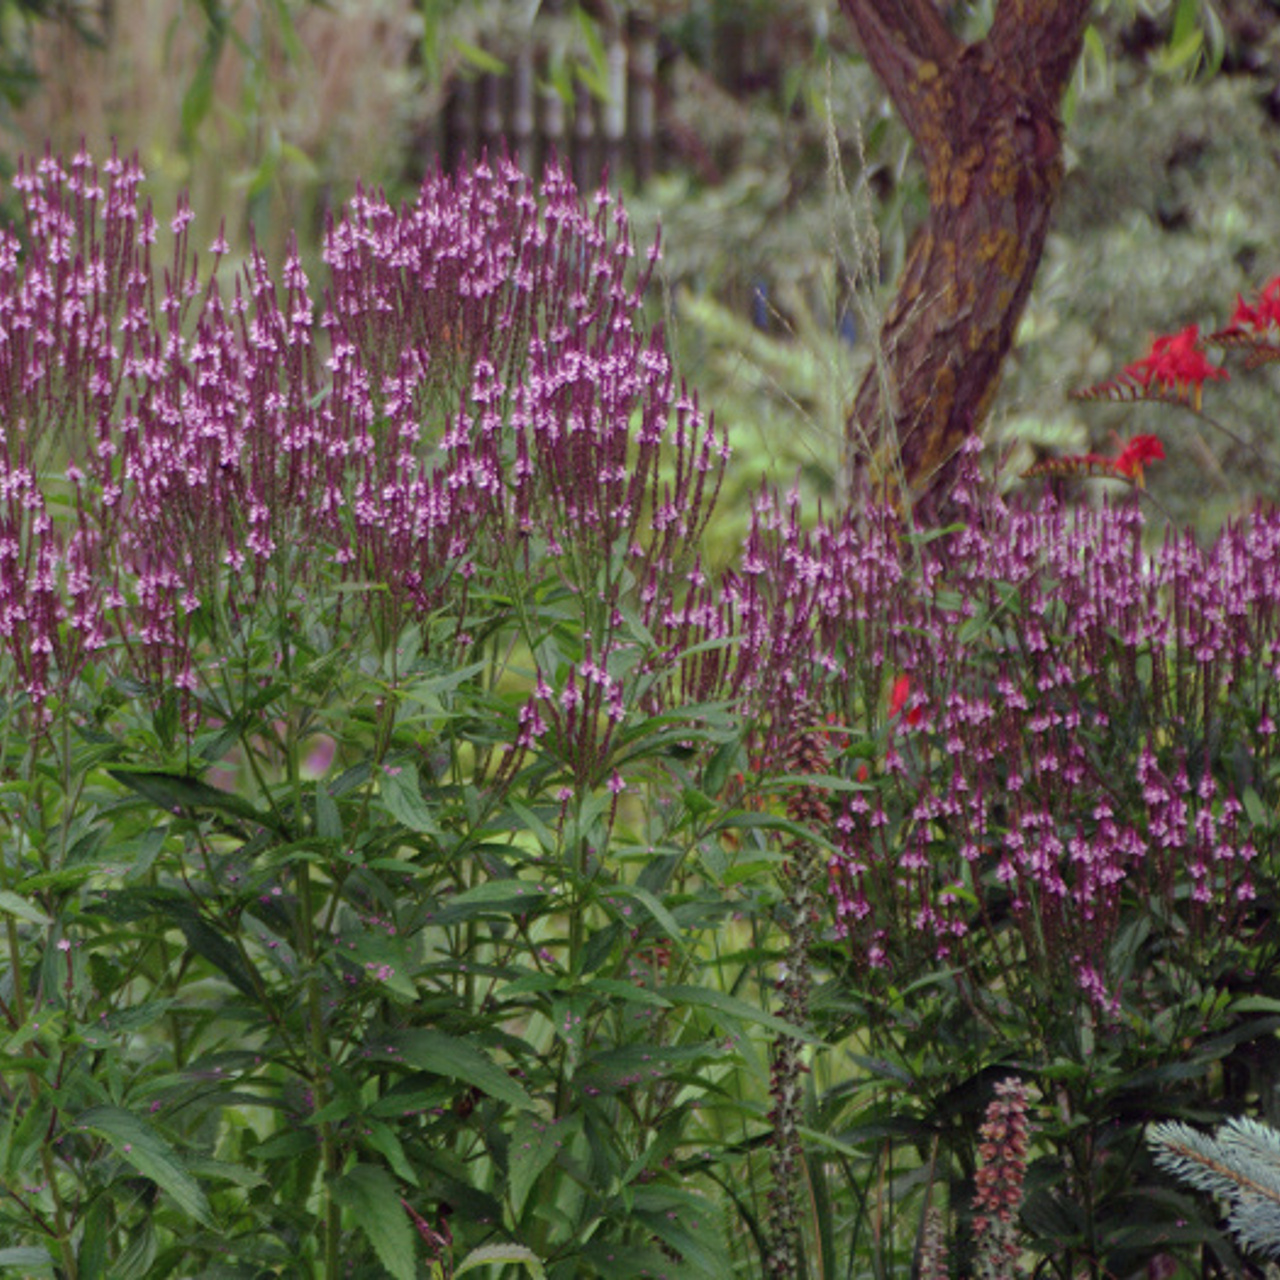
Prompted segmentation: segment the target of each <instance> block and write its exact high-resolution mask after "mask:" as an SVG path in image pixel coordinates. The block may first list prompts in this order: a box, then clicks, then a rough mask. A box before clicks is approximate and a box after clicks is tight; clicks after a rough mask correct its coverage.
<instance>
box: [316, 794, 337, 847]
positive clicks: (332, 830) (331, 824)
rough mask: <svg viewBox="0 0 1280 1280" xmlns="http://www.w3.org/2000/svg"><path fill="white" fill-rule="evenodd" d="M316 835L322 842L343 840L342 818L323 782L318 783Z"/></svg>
mask: <svg viewBox="0 0 1280 1280" xmlns="http://www.w3.org/2000/svg"><path fill="white" fill-rule="evenodd" d="M316 835H318V836H319V837H320V839H321V840H341V839H342V817H341V815H340V814H339V813H338V806H337V805H336V804H334V802H333V797H332V796H331V795H330V794H329V788H328V787H327V786H325V784H324V783H323V782H317V783H316Z"/></svg>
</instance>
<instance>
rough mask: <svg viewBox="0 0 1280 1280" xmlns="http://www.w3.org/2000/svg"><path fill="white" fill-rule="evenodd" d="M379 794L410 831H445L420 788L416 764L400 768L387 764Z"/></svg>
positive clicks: (430, 833)
mask: <svg viewBox="0 0 1280 1280" xmlns="http://www.w3.org/2000/svg"><path fill="white" fill-rule="evenodd" d="M379 796H380V798H381V800H382V804H383V807H384V808H385V809H386V810H387V812H388V813H390V814H391V816H392V817H393V818H394V819H395V820H396V821H397V822H403V823H404V825H405V826H406V827H408V828H409V830H410V831H417V832H420V833H421V834H423V835H428V836H439V835H441V834H442V833H441V831H440V825H439V823H437V822H436V820H435V815H434V814H433V813H432V812H431V807H430V805H428V804H427V802H426V801H425V800H424V799H423V798H422V792H421V791H420V790H419V789H418V770H417V767H416V766H415V765H414V764H412V763H406V764H404V765H402V766H400V767H398V768H397V767H396V766H394V765H393V766H391V767H390V768H387V767H385V766H384V768H383V769H382V773H381V777H380V779H379Z"/></svg>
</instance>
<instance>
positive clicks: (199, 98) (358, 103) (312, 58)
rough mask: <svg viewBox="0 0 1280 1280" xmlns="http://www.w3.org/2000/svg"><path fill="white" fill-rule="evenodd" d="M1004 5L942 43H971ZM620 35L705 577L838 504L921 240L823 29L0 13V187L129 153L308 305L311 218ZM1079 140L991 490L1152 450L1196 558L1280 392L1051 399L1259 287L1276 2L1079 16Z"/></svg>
mask: <svg viewBox="0 0 1280 1280" xmlns="http://www.w3.org/2000/svg"><path fill="white" fill-rule="evenodd" d="M993 4H994V0H986V2H981V0H980V2H978V3H961V4H952V5H951V6H950V7H949V11H948V18H949V21H950V22H951V23H952V24H953V25H954V26H955V28H956V29H957V30H958V31H959V32H960V33H961V34H963V35H965V36H966V37H976V36H979V35H980V34H981V33H982V31H983V30H984V29H985V26H986V24H987V23H988V22H989V21H990V17H991V12H992V7H993ZM637 21H642V22H643V23H644V24H646V27H647V29H649V30H651V31H653V32H656V37H657V39H656V50H657V65H656V74H655V77H654V79H655V88H656V129H657V135H658V140H659V155H660V159H659V163H658V165H657V166H656V169H655V171H654V172H653V173H652V174H651V175H650V176H649V177H648V178H647V180H646V181H644V182H643V183H637V182H636V181H635V179H634V175H632V174H630V173H628V172H624V173H622V174H621V175H619V178H620V182H621V185H622V186H623V187H624V190H625V192H626V198H627V203H628V207H629V209H630V210H631V213H632V216H633V219H634V221H635V223H636V228H637V236H638V239H640V240H641V241H642V242H644V241H647V240H648V239H650V238H651V237H652V235H653V233H654V230H655V228H656V226H657V225H658V224H659V223H661V226H662V243H663V250H664V270H663V273H662V281H663V288H662V290H661V292H660V294H659V295H656V296H655V298H654V301H653V305H654V309H655V318H657V317H658V316H659V315H661V317H662V318H663V319H665V321H666V323H667V324H668V327H669V331H670V334H671V338H672V344H673V347H674V350H675V353H676V356H677V359H678V361H679V366H680V368H681V371H682V373H683V375H684V376H685V377H686V378H687V379H688V381H689V383H690V385H691V386H692V387H694V388H695V389H696V390H697V391H698V392H699V395H700V397H701V399H702V401H703V403H704V404H705V405H707V406H709V407H711V408H713V409H714V411H715V413H716V416H717V419H718V421H719V422H720V424H721V425H722V426H723V427H724V428H725V429H727V431H728V432H729V436H730V439H731V442H732V444H733V446H734V449H735V451H736V462H735V466H734V470H733V472H732V475H731V478H730V481H729V490H728V494H727V500H726V501H725V502H724V503H722V506H721V515H720V521H719V524H718V525H717V527H716V529H715V537H714V539H713V544H712V554H713V556H715V557H716V558H720V557H721V556H725V557H727V556H728V555H729V554H731V551H732V548H733V547H734V546H736V543H737V540H738V537H739V535H740V533H741V532H742V530H743V529H745V527H746V522H747V512H748V508H749V505H750V501H751V494H752V492H753V491H754V489H755V488H756V487H757V486H758V484H759V483H760V479H761V477H762V476H767V477H769V478H771V479H772V480H775V481H777V482H779V483H781V484H784V485H789V484H791V483H792V482H793V481H794V482H795V483H797V484H798V485H799V486H800V488H801V490H802V491H803V492H804V493H805V494H806V496H807V497H808V498H810V499H811V500H820V501H821V502H823V503H824V504H825V505H827V506H828V507H829V506H830V504H831V503H832V502H833V501H835V500H836V494H835V489H834V482H835V476H836V473H837V464H838V459H839V451H840V440H841V431H842V425H843V421H844V413H845V409H846V407H847V406H848V405H849V404H850V403H851V401H852V398H853V394H854V391H855V390H856V387H857V384H858V381H859V379H860V377H861V375H862V373H863V372H864V370H865V369H866V367H867V365H868V363H869V361H870V358H871V351H872V349H873V341H874V335H875V332H876V328H877V316H878V314H879V311H880V309H881V308H882V307H883V305H884V304H885V301H886V299H887V297H888V295H889V291H890V290H891V289H892V287H893V282H894V280H895V278H896V275H897V272H898V269H899V267H900V265H901V262H902V259H903V256H904V253H905V249H906V245H907V243H908V241H909V239H910V236H911V234H912V233H913V231H914V229H915V227H916V226H917V225H918V224H919V221H920V220H921V218H922V217H923V214H924V211H925V199H926V196H925V190H924V186H923V182H922V179H921V175H920V172H919V170H918V167H917V166H916V164H915V163H914V161H913V158H912V154H911V147H910V142H909V139H908V137H907V135H906V132H905V130H903V129H902V128H901V126H900V125H899V124H898V123H897V121H896V120H895V119H894V117H893V114H892V112H891V110H890V109H889V107H888V105H887V103H886V101H885V99H884V96H883V94H882V93H881V92H880V90H879V87H878V84H877V82H876V81H875V79H874V77H873V76H872V75H871V74H870V72H869V71H868V69H867V68H866V67H865V65H863V63H862V61H861V59H860V58H858V56H857V51H856V48H855V46H854V44H853V38H852V33H851V31H850V29H849V27H848V24H847V23H846V22H845V20H844V18H843V17H842V15H841V14H840V13H839V6H838V0H733V2H732V3H731V2H729V0H591V2H590V3H584V4H582V5H574V4H571V3H568V0H559V2H558V3H553V2H552V0H541V2H540V0H481V2H479V3H467V2H465V0H324V2H322V0H128V2H127V3H125V2H123V0H0V167H2V168H3V170H4V171H6V172H12V169H13V167H14V165H15V164H16V161H17V157H18V156H19V155H20V154H28V155H31V154H35V153H39V152H40V151H42V150H43V149H44V147H45V145H46V143H47V144H48V145H50V146H52V147H53V149H54V150H55V151H60V152H63V153H65V154H70V153H71V152H72V151H74V150H75V149H76V147H77V146H78V145H79V144H80V142H81V140H82V139H83V140H84V141H85V142H87V144H88V145H89V147H90V148H91V149H92V150H93V151H94V152H96V153H97V154H99V155H101V154H104V153H105V152H106V151H107V149H109V147H110V145H111V140H112V139H113V138H114V139H118V140H119V143H120V146H121V147H122V148H124V149H127V150H133V149H136V150H137V151H138V153H139V154H140V156H141V158H142V160H143V163H144V164H145V166H146V168H147V170H148V173H149V176H150V179H151V191H152V194H153V196H154V199H155V204H156V208H157V210H158V212H159V213H160V214H161V215H162V216H161V221H162V223H163V222H165V221H167V218H166V217H165V216H164V215H165V214H167V212H168V211H169V210H171V209H172V208H173V207H174V203H175V201H176V199H177V197H178V194H179V192H180V191H182V190H186V191H188V192H189V193H190V198H191V202H192V205H193V207H194V209H195V212H196V214H197V230H198V232H199V240H198V242H201V241H203V242H204V243H207V242H208V241H209V240H211V239H212V238H213V236H214V234H215V233H216V231H217V230H218V227H219V224H220V223H222V222H223V221H225V223H226V232H227V235H228V237H229V239H230V240H231V241H232V243H233V246H234V247H235V250H236V253H237V254H240V255H243V254H244V253H245V252H246V251H247V247H248V244H249V235H250V228H252V229H253V234H254V235H255V236H256V239H257V241H258V243H259V244H260V245H261V246H262V248H263V249H264V250H265V251H266V252H267V254H268V256H269V258H271V260H273V261H276V262H279V261H281V260H282V258H283V253H284V245H285V242H286V239H287V237H288V236H289V235H290V234H291V233H296V234H297V236H298V238H299V240H300V242H301V246H302V250H303V257H304V261H306V262H307V263H308V264H309V265H310V267H311V268H312V275H313V278H314V277H315V276H316V270H315V268H316V267H318V261H319V257H318V245H319V241H320V237H321V235H322V234H323V228H324V222H325V218H326V216H327V214H328V213H329V212H330V211H331V210H333V209H335V208H336V207H338V206H340V205H341V204H342V202H343V201H345V200H346V199H347V197H348V196H349V195H350V194H351V193H352V191H353V190H354V188H355V184H356V183H357V181H363V182H364V183H365V184H366V185H375V186H382V187H385V188H386V189H387V190H388V191H389V192H390V193H391V194H392V195H394V196H401V197H403V196H407V195H409V194H410V193H411V192H412V191H413V190H414V189H415V188H416V186H417V183H418V181H419V179H420V177H421V175H422V173H423V172H424V170H425V169H426V168H427V167H429V166H430V165H431V164H432V163H434V161H433V158H432V147H433V140H438V139H439V137H440V128H439V121H440V120H441V118H442V116H443V113H444V112H445V111H446V108H447V105H448V103H449V101H450V97H451V95H452V94H454V93H455V91H457V89H458V88H459V86H465V85H467V84H470V83H473V82H475V81H476V79H477V78H478V77H480V76H482V75H484V74H493V73H495V72H503V71H505V70H506V66H507V64H506V63H505V62H504V58H506V57H507V56H508V55H509V53H510V50H511V49H512V48H515V47H518V46H519V45H520V44H521V43H522V42H528V41H529V40H530V39H532V38H533V36H534V34H535V33H536V34H537V36H538V38H539V39H540V40H543V41H549V42H550V45H551V50H552V61H551V63H550V64H549V65H550V66H551V67H552V70H551V71H550V72H548V73H547V74H548V77H549V79H550V81H551V83H550V85H549V86H543V87H544V88H547V87H549V88H550V90H551V91H553V92H557V93H560V94H561V95H562V96H564V97H565V98H566V99H569V100H570V105H572V101H571V100H572V97H573V95H574V94H575V93H582V92H588V93H591V94H594V95H595V96H597V97H599V96H600V95H601V93H602V92H604V91H605V88H606V87H607V86H606V85H605V76H604V74H603V70H602V68H603V59H604V56H605V54H604V43H603V40H602V39H601V33H602V32H613V33H616V32H619V31H622V30H631V29H634V24H635V23H636V22H637ZM1067 108H1068V117H1069V127H1068V131H1067V142H1068V150H1067V160H1068V176H1067V181H1066V183H1065V186H1064V191H1063V197H1062V201H1061V205H1060V208H1059V212H1058V216H1057V221H1056V231H1055V234H1054V235H1053V237H1052V239H1051V241H1050V244H1049V248H1048V251H1047V253H1046V256H1045V260H1044V263H1043V265H1042V267H1041V270H1040V275H1039V277H1038V280H1037V286H1036V290H1035V293H1034V295H1033V298H1032V301H1031V304H1030V306H1029V308H1028V311H1027V314H1026V316H1025V318H1024V321H1023V325H1022V329H1021V331H1020V335H1019V343H1018V346H1017V349H1016V351H1015V354H1014V356H1013V357H1012V359H1011V360H1010V362H1009V365H1008V367H1007V369H1006V373H1005V378H1004V383H1003V386H1002V390H1001V394H1000V397H999V399H998V401H997V403H996V406H995V408H994V411H993V413H992V415H991V418H990V420H989V422H988V424H987V435H988V439H989V441H990V442H991V446H992V447H991V449H990V450H989V454H990V457H991V460H992V465H994V466H999V467H1000V468H1001V470H1002V474H1003V475H1006V476H1007V477H1009V478H1010V481H1011V483H1016V476H1017V475H1018V473H1020V472H1021V471H1022V470H1024V469H1025V468H1026V466H1028V465H1030V463H1031V462H1032V461H1034V460H1035V459H1036V458H1038V457H1041V456H1045V455H1047V454H1051V453H1054V452H1063V451H1067V452H1078V451H1082V450H1085V449H1089V448H1095V449H1099V450H1107V451H1109V450H1110V444H1109V440H1110V436H1111V433H1112V432H1117V433H1119V434H1121V435H1123V436H1128V435H1131V434H1133V433H1135V432H1138V431H1151V432H1154V433H1156V434H1159V435H1160V436H1161V437H1162V439H1163V440H1164V441H1165V443H1166V448H1167V450H1168V453H1169V459H1170V460H1169V462H1168V463H1167V464H1166V465H1165V466H1163V467H1162V468H1161V469H1160V470H1158V471H1155V472H1153V473H1152V474H1151V476H1150V477H1149V484H1150V486H1151V489H1152V492H1153V494H1154V495H1155V496H1156V497H1157V498H1158V500H1159V502H1160V503H1161V504H1162V506H1163V508H1164V511H1165V513H1167V514H1168V515H1169V516H1170V517H1171V518H1172V519H1173V520H1175V521H1176V522H1177V523H1179V524H1181V523H1185V522H1193V523H1195V524H1196V526H1197V527H1198V528H1200V529H1201V530H1202V531H1204V532H1209V531H1211V530H1212V529H1214V528H1216V527H1217V526H1218V525H1219V524H1220V522H1221V520H1222V519H1223V518H1224V516H1227V515H1229V514H1231V513H1232V512H1235V511H1238V510H1240V509H1241V508H1242V506H1244V505H1245V504H1246V503H1247V502H1248V501H1249V500H1250V499H1251V498H1252V497H1254V496H1258V495H1262V496H1267V495H1270V494H1273V493H1274V492H1275V489H1276V483H1277V471H1276V466H1275V464H1276V458H1277V456H1280V439H1278V438H1277V429H1276V427H1275V425H1274V424H1275V412H1274V407H1273V406H1274V403H1275V400H1274V395H1275V391H1276V389H1277V388H1276V386H1275V385H1274V382H1273V377H1274V375H1273V374H1272V373H1271V372H1270V371H1269V370H1268V369H1263V370H1259V371H1257V372H1255V373H1253V374H1250V375H1246V376H1243V377H1237V379H1236V380H1235V381H1233V382H1232V383H1230V384H1228V385H1226V386H1225V387H1224V386H1221V385H1215V386H1214V387H1213V388H1212V389H1211V393H1210V396H1209V397H1208V400H1209V403H1208V404H1206V409H1207V411H1208V412H1209V413H1210V414H1211V415H1212V416H1213V417H1214V418H1216V419H1218V421H1219V422H1220V423H1221V424H1223V426H1224V427H1225V428H1226V429H1227V430H1226V431H1224V430H1219V429H1218V428H1216V427H1215V426H1214V425H1213V424H1212V423H1210V422H1207V421H1205V420H1203V419H1199V418H1196V417H1194V416H1193V415H1191V414H1190V413H1189V412H1188V411H1186V410H1183V409H1179V408H1176V407H1172V406H1167V405H1163V406H1159V405H1158V406H1141V407H1135V406H1131V405H1096V404H1088V405H1081V404H1076V403H1073V402H1072V401H1071V400H1070V399H1069V398H1068V393H1069V392H1070V390H1071V389H1072V388H1074V387H1080V386H1083V385H1086V384H1088V383H1090V382H1094V381H1097V380H1099V379H1102V378H1105V377H1109V376H1111V375H1113V374H1115V373H1116V372H1118V371H1119V369H1120V367H1121V366H1122V365H1123V364H1125V363H1127V362H1129V361H1131V360H1134V359H1136V358H1137V357H1138V356H1140V355H1142V354H1144V353H1145V351H1146V348H1147V344H1148V342H1149V339H1150V337H1151V336H1152V334H1154V333H1160V332H1169V331H1172V330H1174V329H1176V328H1180V327H1182V326H1183V325H1185V324H1188V323H1191V322H1193V321H1195V322H1199V323H1200V324H1201V325H1203V326H1205V327H1206V328H1215V327H1219V326H1221V325H1222V324H1223V323H1225V321H1226V320H1227V319H1228V317H1229V315H1230V312H1231V308H1232V306H1233V305H1234V301H1235V293H1236V291H1241V292H1244V293H1245V294H1246V295H1247V296H1248V295H1251V294H1253V293H1254V292H1256V290H1257V289H1258V288H1259V287H1261V285H1262V284H1263V283H1265V282H1266V281H1267V280H1268V279H1270V278H1271V277H1272V276H1274V275H1276V274H1277V273H1280V204H1278V203H1277V201H1276V199H1275V190H1276V185H1277V178H1278V177H1280V125H1278V124H1277V121H1278V120H1280V2H1278V0H1230V3H1227V0H1222V2H1221V3H1217V4H1213V3H1210V0H1140V2H1137V3H1135V2H1134V0H1126V2H1124V3H1100V4H1099V6H1098V14H1097V19H1096V23H1095V27H1094V29H1093V32H1092V33H1091V36H1090V40H1089V42H1088V47H1087V51H1086V55H1085V58H1084V59H1083V60H1082V63H1081V66H1080V68H1079V70H1078V72H1077V76H1076V79H1075V82H1074V85H1073V88H1072V92H1071V97H1070V101H1069V102H1068V104H1067ZM7 198H8V197H7V195H6V197H5V199H7ZM1228 432H1229V434H1228ZM1089 483H1090V484H1091V485H1093V486H1094V487H1093V488H1092V489H1091V490H1089V491H1088V492H1089V497H1090V498H1091V500H1097V499H1099V498H1100V495H1101V494H1103V493H1105V492H1106V491H1107V482H1104V481H1098V482H1089ZM1112 488H1114V486H1112ZM816 508H817V501H810V503H809V504H808V509H809V510H810V511H814V510H816Z"/></svg>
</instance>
